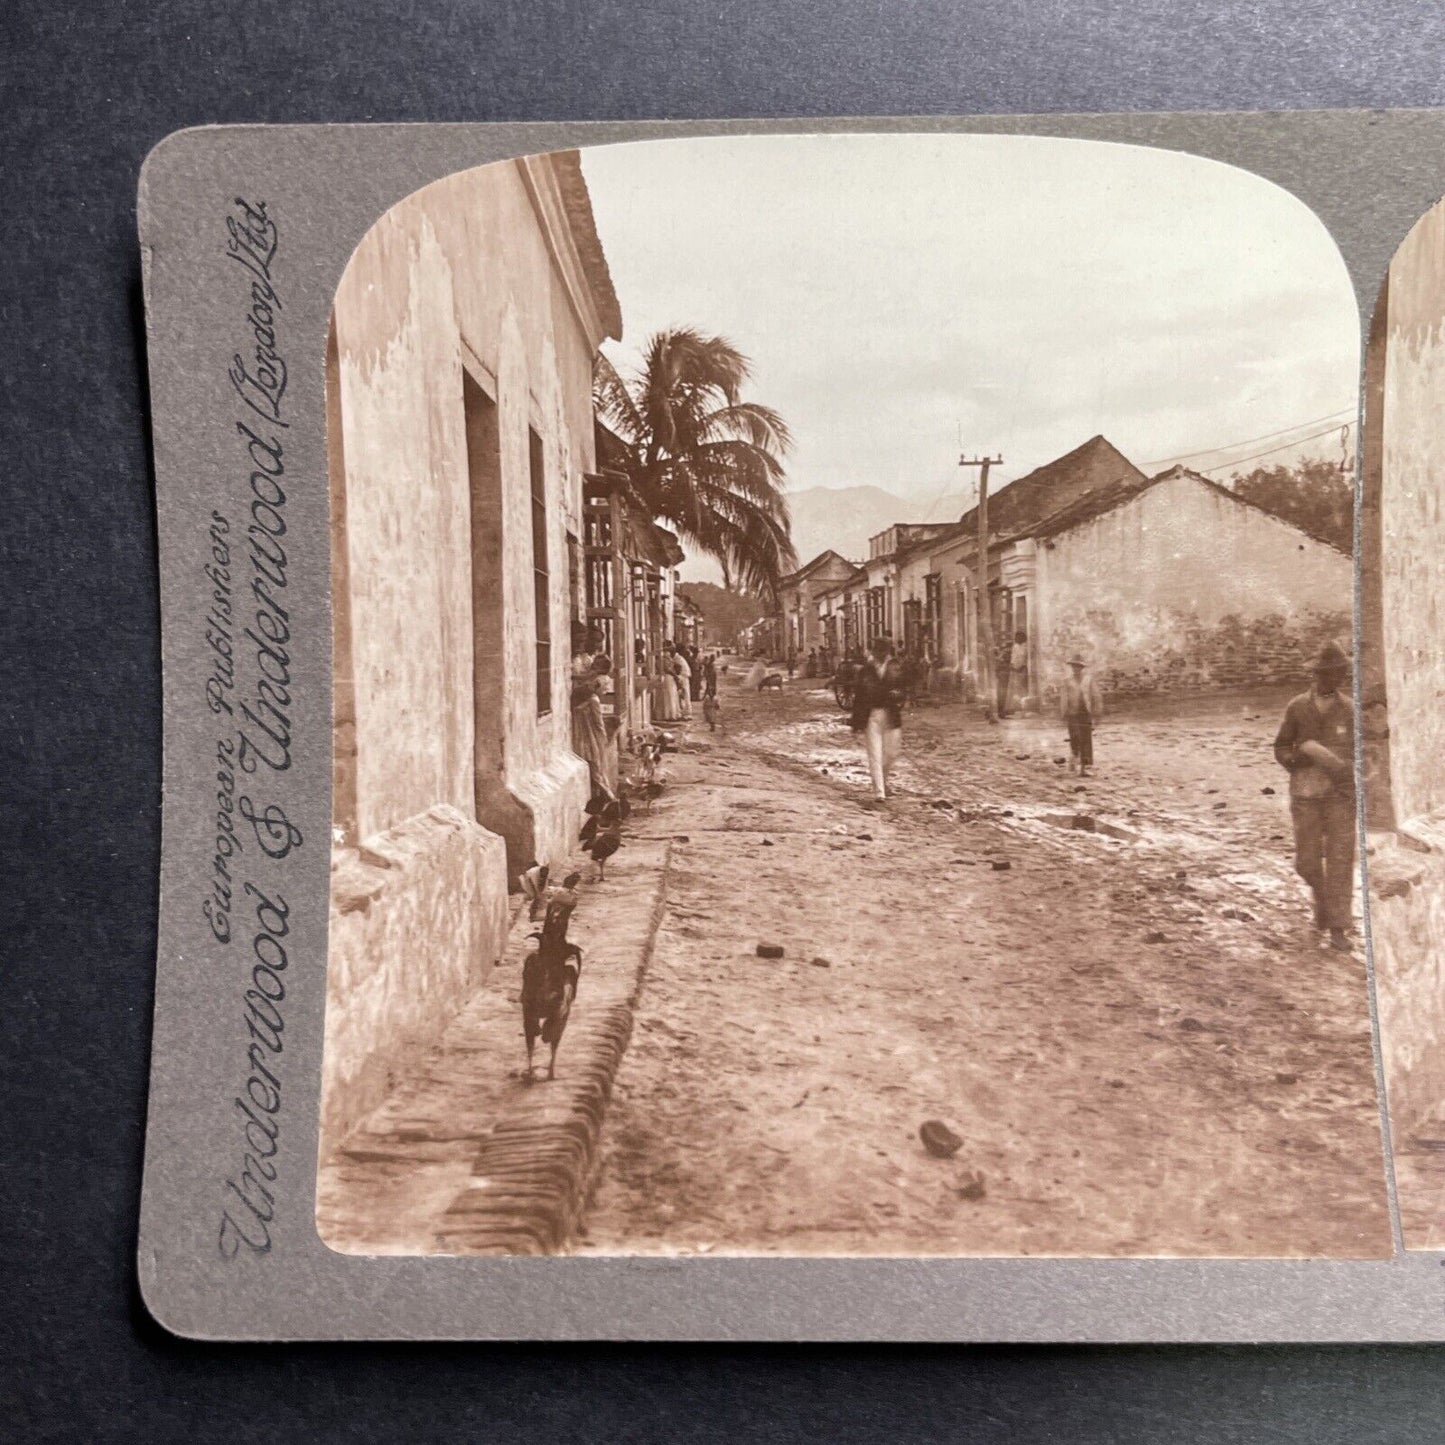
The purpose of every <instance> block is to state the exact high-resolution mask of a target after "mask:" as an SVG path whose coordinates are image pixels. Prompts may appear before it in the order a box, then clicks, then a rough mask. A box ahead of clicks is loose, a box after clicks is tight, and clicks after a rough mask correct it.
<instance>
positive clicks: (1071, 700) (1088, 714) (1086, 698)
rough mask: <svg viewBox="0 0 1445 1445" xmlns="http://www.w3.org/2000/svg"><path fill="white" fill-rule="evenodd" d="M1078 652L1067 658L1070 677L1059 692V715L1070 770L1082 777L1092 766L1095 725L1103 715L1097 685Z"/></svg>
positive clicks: (1102, 706)
mask: <svg viewBox="0 0 1445 1445" xmlns="http://www.w3.org/2000/svg"><path fill="white" fill-rule="evenodd" d="M1087 666H1088V664H1087V663H1086V662H1085V661H1084V659H1083V657H1082V656H1081V655H1080V654H1079V653H1077V652H1076V653H1074V655H1073V656H1072V657H1071V658H1069V676H1068V677H1066V678H1065V679H1064V683H1063V686H1062V687H1061V688H1060V689H1059V716H1060V717H1061V718H1062V719H1063V720H1064V726H1065V727H1066V728H1068V730H1069V771H1070V772H1071V773H1078V775H1079V776H1080V777H1081V778H1086V777H1088V775H1089V769H1090V768H1092V767H1093V766H1094V724H1095V723H1096V722H1098V721H1099V719H1100V718H1101V717H1103V715H1104V700H1103V698H1102V697H1101V696H1100V695H1099V686H1098V684H1097V683H1096V682H1095V681H1094V679H1093V678H1092V677H1088V676H1086V674H1085V671H1084V669H1085V668H1086V667H1087Z"/></svg>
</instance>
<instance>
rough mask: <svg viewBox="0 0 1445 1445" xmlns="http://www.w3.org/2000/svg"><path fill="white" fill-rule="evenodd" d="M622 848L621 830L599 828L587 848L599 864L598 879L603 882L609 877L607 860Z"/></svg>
mask: <svg viewBox="0 0 1445 1445" xmlns="http://www.w3.org/2000/svg"><path fill="white" fill-rule="evenodd" d="M621 846H622V831H621V829H620V828H599V829H598V831H597V833H596V834H595V835H594V836H593V838H592V841H591V843H590V845H589V846H588V848H587V851H588V853H589V854H590V855H591V857H592V861H593V862H594V863H596V864H597V879H598V882H601V881H602V880H603V879H605V878H606V876H607V860H608V859H609V858H610V857H611V856H612V855H613V854H614V853H615V852H616V851H617V850H618V849H619V848H620V847H621Z"/></svg>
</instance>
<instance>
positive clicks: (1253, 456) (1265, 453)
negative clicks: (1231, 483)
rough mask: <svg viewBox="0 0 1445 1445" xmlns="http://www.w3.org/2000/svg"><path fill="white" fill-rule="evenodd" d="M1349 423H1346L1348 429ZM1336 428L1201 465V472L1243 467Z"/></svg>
mask: <svg viewBox="0 0 1445 1445" xmlns="http://www.w3.org/2000/svg"><path fill="white" fill-rule="evenodd" d="M1348 427H1349V423H1346V429H1347V430H1348ZM1335 430H1336V428H1335V427H1332V426H1327V427H1326V428H1325V429H1324V430H1323V431H1317V432H1313V433H1312V434H1311V435H1309V436H1307V437H1296V438H1295V439H1294V441H1292V442H1285V443H1284V444H1283V445H1282V446H1277V447H1270V448H1269V450H1268V451H1263V452H1254V453H1252V454H1251V455H1250V456H1247V457H1236V458H1235V459H1234V460H1233V461H1232V462H1221V463H1220V464H1219V465H1218V466H1217V467H1200V469H1199V470H1200V471H1201V472H1222V471H1224V470H1225V468H1226V467H1242V466H1243V465H1244V464H1245V462H1254V461H1258V460H1259V459H1260V457H1272V456H1273V455H1274V454H1275V453H1276V452H1287V451H1289V449H1290V448H1291V447H1297V446H1302V445H1303V444H1304V443H1305V442H1312V441H1314V440H1315V439H1316V438H1317V437H1327V436H1329V434H1330V433H1331V432H1333V431H1335Z"/></svg>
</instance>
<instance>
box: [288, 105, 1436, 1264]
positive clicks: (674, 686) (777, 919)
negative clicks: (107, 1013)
mask: <svg viewBox="0 0 1445 1445" xmlns="http://www.w3.org/2000/svg"><path fill="white" fill-rule="evenodd" d="M1442 216H1445V212H1442V213H1440V214H1436V213H1432V216H1431V217H1427V219H1426V220H1425V221H1423V222H1421V226H1420V227H1419V228H1417V232H1416V233H1414V234H1413V235H1412V237H1411V240H1410V241H1409V242H1407V243H1406V246H1405V247H1404V248H1402V251H1401V253H1400V256H1399V257H1398V258H1397V260H1396V262H1395V265H1394V267H1393V268H1392V270H1391V273H1390V281H1389V285H1388V288H1387V296H1386V297H1385V298H1382V306H1381V309H1380V311H1379V312H1378V313H1377V317H1376V324H1375V332H1374V334H1373V335H1372V336H1371V338H1370V346H1369V350H1368V365H1367V368H1366V388H1365V389H1366V399H1365V400H1366V416H1367V425H1366V434H1365V436H1364V437H1363V439H1362V438H1361V437H1360V435H1359V427H1358V417H1359V412H1360V405H1361V397H1360V374H1361V365H1362V340H1363V338H1362V336H1361V334H1360V333H1361V328H1360V322H1359V312H1358V306H1357V303H1356V300H1355V296H1354V291H1353V288H1352V284H1351V281H1350V278H1349V276H1348V273H1347V271H1346V268H1345V265H1344V262H1343V260H1342V258H1341V255H1340V252H1339V250H1338V248H1337V246H1336V244H1335V242H1334V240H1333V239H1332V238H1331V236H1330V234H1329V232H1328V230H1327V229H1326V227H1325V226H1324V224H1323V223H1322V222H1321V221H1320V220H1319V219H1318V218H1317V217H1316V216H1315V215H1314V214H1313V213H1312V212H1311V211H1310V210H1309V208H1308V207H1307V206H1306V205H1304V204H1303V202H1301V201H1300V200H1298V199H1297V198H1295V197H1294V196H1293V195H1291V194H1290V193H1289V192H1287V191H1285V190H1283V189H1281V188H1280V187H1279V186H1277V185H1275V184H1273V183H1272V182H1270V181H1267V180H1264V179H1262V178H1260V177H1258V176H1256V175H1253V174H1251V173H1249V172H1247V171H1244V170H1241V169H1236V168H1233V167H1230V166H1227V165H1224V164H1221V163H1219V162H1216V161H1212V160H1205V159H1202V158H1199V157H1195V156H1190V155H1186V154H1183V153H1180V152H1174V151H1167V150H1161V149H1150V148H1145V147H1137V146H1129V145H1122V144H1112V143H1105V142H1099V141H1085V140H1064V139H1053V138H1046V137H1024V136H1008V135H997V136H994V135H925V134H918V135H907V134H887V135H881V134H865V133H857V134H839V135H801V134H799V135H771V136H758V135H755V136H735V137H709V138H705V139H680V140H666V141H648V142H633V143H628V144H621V145H613V146H598V147H595V148H592V149H588V150H584V151H581V152H578V151H559V152H552V153H549V154H543V155H533V156H528V157H525V158H523V159H520V160H516V161H506V162H500V163H497V164H493V165H488V166H483V167H479V168H477V169H473V170H468V171H461V172H458V173H456V174H453V175H451V176H448V177H446V178H445V179H443V180H440V181H437V182H435V183H434V184H431V185H429V186H427V187H425V188H424V189H422V190H420V191H417V192H416V193H414V194H413V195H411V196H409V197H407V198H406V199H405V200H403V201H401V202H400V203H398V204H397V205H395V206H393V207H392V208H391V209H390V210H388V211H387V212H386V213H385V214H384V215H382V216H379V217H378V218H377V220H376V222H375V224H374V225H373V226H372V228H371V230H370V231H369V232H368V233H367V234H366V236H365V238H364V239H363V240H362V241H361V243H360V245H359V246H358V247H357V249H356V250H355V252H354V254H353V255H352V257H351V260H350V262H349V264H348V266H347V268H346V271H345V274H344V276H343V277H342V280H341V283H340V286H339V288H338V289H337V292H336V295H335V300H334V305H333V308H332V315H331V331H330V339H329V343H328V350H327V364H326V397H327V459H328V468H329V491H330V503H331V533H332V535H331V596H332V628H333V637H332V644H333V664H334V665H333V688H334V697H333V816H332V835H331V875H330V876H331V890H330V926H329V945H328V949H329V951H328V964H327V970H328V971H327V1001H326V1021H325V1045H324V1055H323V1062H322V1100H321V1130H320V1143H319V1161H318V1162H319V1169H318V1186H317V1198H316V1222H317V1228H318V1230H319V1233H320V1235H321V1237H322V1239H323V1240H324V1241H325V1242H326V1243H327V1244H328V1245H329V1246H330V1247H331V1248H332V1249H334V1250H337V1251H340V1252H342V1253H347V1254H359V1255H453V1256H456V1255H496V1254H572V1255H598V1256H608V1255H613V1256H616V1255H622V1256H635V1255H679V1256H682V1255H687V1256H693V1255H704V1256H705V1255H774V1256H854V1257H866V1256H974V1257H983V1256H992V1257H1023V1256H1070V1257H1093V1258H1123V1257H1137V1258H1158V1257H1194V1258H1338V1259H1376V1258H1384V1257H1387V1256H1389V1255H1390V1253H1391V1251H1392V1229H1391V1214H1390V1186H1389V1179H1390V1173H1389V1167H1388V1164H1387V1157H1386V1151H1385V1140H1384V1136H1383V1134H1382V1105H1381V1098H1380V1094H1379V1089H1378V1087H1377V1072H1376V1054H1375V1049H1374V1043H1373V1031H1372V1014H1371V992H1370V990H1371V979H1370V976H1369V972H1368V969H1367V948H1366V942H1367V937H1366V935H1367V932H1369V931H1370V930H1373V942H1374V945H1375V948H1376V949H1377V950H1378V952H1377V954H1376V961H1375V968H1376V983H1377V987H1378V997H1379V1018H1380V1032H1381V1037H1382V1043H1383V1049H1384V1058H1385V1074H1386V1089H1387V1105H1388V1109H1389V1117H1390V1119H1391V1121H1392V1126H1393V1132H1394V1133H1395V1134H1396V1135H1398V1136H1400V1137H1397V1138H1396V1140H1395V1144H1394V1149H1395V1160H1396V1168H1397V1171H1400V1170H1403V1171H1404V1172H1400V1173H1399V1174H1398V1177H1399V1181H1400V1182H1399V1192H1400V1199H1401V1206H1402V1216H1403V1218H1404V1219H1405V1221H1406V1223H1405V1229H1406V1235H1407V1239H1406V1242H1407V1244H1409V1243H1418V1244H1419V1245H1420V1246H1421V1247H1431V1246H1433V1247H1439V1246H1440V1244H1441V1242H1442V1240H1445V1211H1442V1209H1441V1207H1440V1205H1439V1203H1438V1201H1439V1199H1440V1197H1441V1189H1440V1181H1441V1180H1442V1179H1445V1113H1442V1100H1445V1079H1442V1078H1441V1077H1440V1050H1439V1047H1438V1040H1439V1037H1440V1034H1441V1031H1442V1029H1445V1018H1442V1006H1441V1003H1440V1000H1441V998H1442V997H1445V995H1442V991H1441V988H1440V979H1439V965H1438V962H1437V955H1438V949H1436V950H1435V951H1434V952H1433V953H1432V952H1430V951H1429V950H1426V951H1425V952H1423V953H1422V951H1421V949H1420V947H1419V945H1420V943H1421V941H1422V940H1430V941H1431V942H1432V943H1438V941H1439V939H1440V937H1441V933H1442V930H1445V923H1442V919H1445V908H1442V903H1441V900H1442V899H1445V872H1441V873H1439V877H1437V876H1436V874H1437V872H1438V871H1439V870H1438V868H1437V864H1436V863H1435V862H1434V861H1433V859H1432V854H1434V853H1435V852H1436V850H1437V848H1438V847H1439V846H1445V830H1440V831H1438V832H1436V831H1432V824H1431V821H1430V820H1431V817H1432V812H1433V810H1437V809H1438V806H1439V805H1440V802H1441V798H1442V796H1445V774H1442V772H1441V770H1440V768H1439V766H1438V763H1437V761H1436V759H1437V757H1438V753H1439V749H1438V746H1437V742H1438V737H1437V734H1438V732H1439V723H1438V721H1437V717H1438V711H1439V709H1438V696H1439V690H1440V685H1439V682H1438V678H1439V675H1440V671H1441V668H1442V667H1445V661H1442V648H1441V644H1440V642H1439V638H1440V636H1441V628H1440V627H1439V625H1438V621H1437V618H1436V612H1437V610H1438V605H1437V603H1436V602H1435V598H1436V597H1437V596H1438V595H1439V592H1440V585H1439V584H1440V580H1441V579H1440V577H1439V565H1438V563H1437V562H1436V561H1435V556H1436V554H1437V553H1438V546H1437V542H1438V538H1439V531H1440V525H1441V522H1440V517H1439V508H1438V503H1437V502H1435V500H1434V499H1433V497H1430V496H1427V495H1426V494H1425V493H1424V492H1423V491H1422V490H1421V489H1420V488H1419V486H1418V485H1417V484H1416V479H1417V478H1418V476H1419V475H1421V474H1422V473H1423V470H1424V469H1428V468H1429V467H1431V466H1432V465H1433V464H1434V455H1433V451H1432V448H1433V447H1438V443H1437V442H1435V441H1434V438H1435V437H1436V436H1437V435H1439V434H1440V426H1439V419H1438V410H1439V407H1438V401H1437V400H1432V398H1433V397H1435V396H1436V394H1437V393H1438V391H1439V386H1438V370H1439V367H1440V366H1441V364H1442V363H1441V360H1440V355H1439V327H1438V317H1439V314H1440V310H1441V304H1442V297H1445V270H1442V268H1441V266H1440V264H1439V259H1438V258H1439V255H1440V228H1441V227H1442V226H1445V219H1442ZM1432 318H1433V319H1432ZM1432 388H1433V391H1432ZM1361 447H1363V452H1361V451H1360V448H1361ZM1357 459H1358V460H1362V461H1363V467H1364V475H1365V483H1366V496H1365V512H1364V518H1363V530H1362V534H1361V535H1362V539H1363V541H1362V552H1361V565H1362V581H1363V586H1364V592H1365V596H1364V598H1363V603H1362V619H1363V630H1362V633H1361V644H1360V648H1359V654H1360V655H1359V657H1358V659H1357V656H1356V651H1357V649H1356V646H1355V641H1354V635H1355V634H1354V605H1355V586H1356V578H1355V557H1354V545H1355V496H1354V491H1355V476H1356V468H1357ZM1372 528H1373V530H1372ZM1397 537H1398V538H1401V539H1405V540H1406V545H1398V544H1397V540H1396V539H1397ZM1381 538H1384V539H1385V541H1384V543H1383V548H1382V544H1381ZM1411 542H1412V543H1413V545H1410V543H1411ZM1372 587H1373V589H1374V590H1373V592H1372V591H1371V588H1372ZM1371 619H1373V621H1372V620H1371ZM1372 629H1373V630H1372ZM1357 663H1358V667H1357ZM1357 671H1358V672H1359V677H1358V678H1357V676H1356V674H1357ZM1357 683H1358V684H1359V687H1360V696H1361V698H1362V700H1363V702H1364V704H1365V706H1364V709H1363V712H1364V716H1363V719H1362V727H1361V729H1360V732H1361V734H1362V736H1363V741H1364V751H1363V757H1364V776H1365V778H1366V785H1367V791H1368V800H1367V806H1366V807H1365V808H1364V810H1363V812H1364V816H1363V822H1364V827H1363V829H1362V828H1361V826H1360V823H1361V818H1360V816H1359V810H1358V806H1357V805H1358V803H1359V798H1358V797H1357V793H1358V789H1357V772H1356V761H1357V757H1356V731H1357V730H1356V717H1355V696H1356V686H1357ZM1387 709H1388V713H1387ZM1362 865H1363V866H1364V868H1365V870H1366V872H1367V874H1368V877H1369V879H1370V887H1371V890H1372V896H1373V897H1374V898H1377V899H1380V900H1383V902H1379V903H1377V904H1376V906H1377V907H1378V908H1379V909H1380V910H1381V911H1380V913H1379V915H1378V917H1377V916H1376V915H1375V913H1373V912H1372V913H1371V916H1370V922H1369V926H1368V928H1367V924H1366V918H1365V915H1364V901H1363V898H1362V893H1361V887H1360V878H1361V870H1362ZM1402 1139H1403V1140H1405V1141H1407V1142H1404V1143H1402V1142H1401V1140H1402ZM1402 1149H1404V1151H1405V1154H1404V1158H1405V1163H1404V1164H1403V1165H1402V1164H1401V1162H1400V1161H1401V1153H1400V1151H1401V1150H1402Z"/></svg>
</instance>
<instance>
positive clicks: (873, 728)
mask: <svg viewBox="0 0 1445 1445" xmlns="http://www.w3.org/2000/svg"><path fill="white" fill-rule="evenodd" d="M902 707H903V681H902V678H901V677H900V675H899V670H898V664H897V663H896V662H895V661H894V660H893V644H892V643H891V642H890V641H889V640H888V639H887V638H886V637H875V638H874V639H873V640H872V641H871V642H870V643H869V644H868V661H867V662H865V663H864V664H863V665H862V667H860V668H859V669H858V675H857V677H856V678H855V679H854V683H853V713H852V716H851V717H850V718H849V726H850V727H851V728H852V729H853V731H854V733H862V734H863V745H864V747H865V748H866V749H867V752H868V775H869V778H870V779H871V780H872V783H873V800H874V802H875V803H882V802H884V801H885V800H886V799H887V797H888V780H889V775H890V774H891V773H892V771H893V764H894V763H895V762H896V761H897V760H898V754H899V752H900V751H901V749H902V745H903V712H902Z"/></svg>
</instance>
